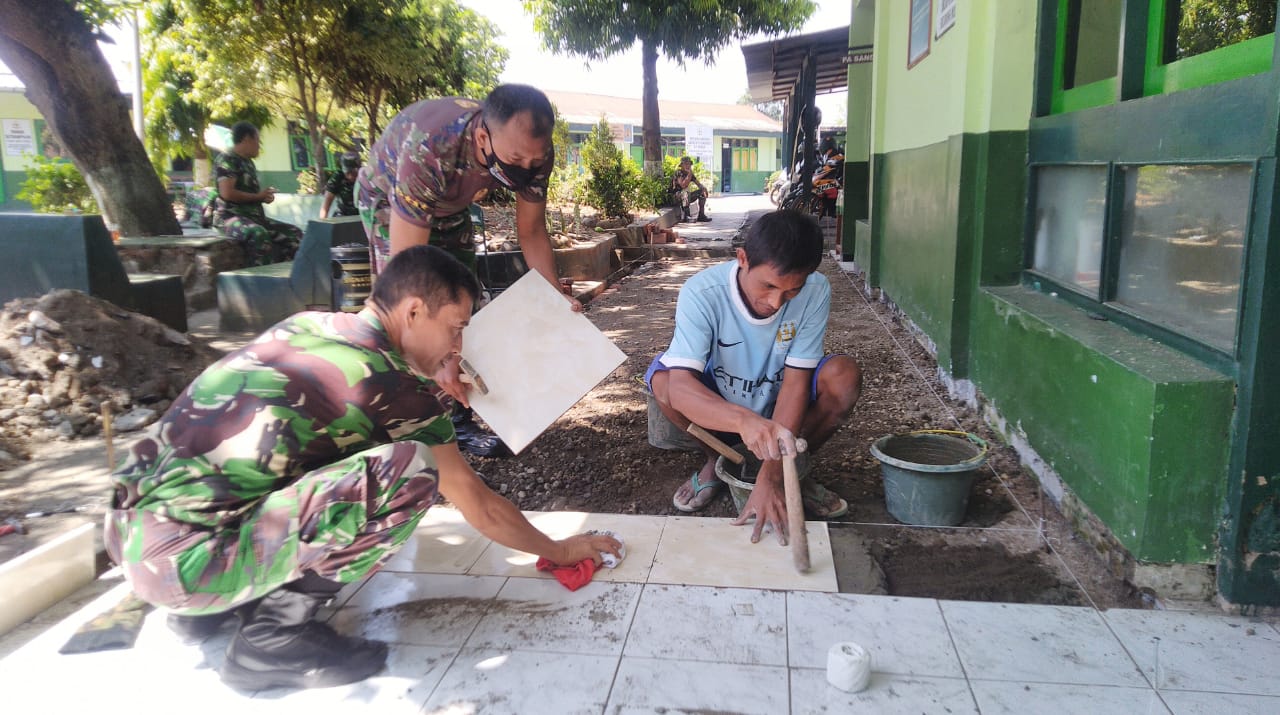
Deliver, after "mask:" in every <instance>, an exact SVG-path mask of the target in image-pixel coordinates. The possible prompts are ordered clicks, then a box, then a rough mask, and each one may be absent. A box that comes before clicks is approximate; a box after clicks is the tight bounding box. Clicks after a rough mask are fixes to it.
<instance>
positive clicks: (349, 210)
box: [324, 171, 360, 216]
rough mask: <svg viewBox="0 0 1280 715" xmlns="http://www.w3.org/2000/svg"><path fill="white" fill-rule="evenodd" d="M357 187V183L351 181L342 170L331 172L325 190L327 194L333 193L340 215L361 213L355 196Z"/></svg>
mask: <svg viewBox="0 0 1280 715" xmlns="http://www.w3.org/2000/svg"><path fill="white" fill-rule="evenodd" d="M355 188H356V183H355V182H354V181H349V180H348V179H347V175H346V174H344V173H343V172H342V171H335V172H333V173H331V174H329V180H328V181H326V182H325V184H324V191H325V193H327V194H333V196H334V199H335V203H337V204H338V215H339V216H355V215H356V214H358V213H360V210H359V209H357V208H356V202H355V198H354V196H353V190H354V189H355Z"/></svg>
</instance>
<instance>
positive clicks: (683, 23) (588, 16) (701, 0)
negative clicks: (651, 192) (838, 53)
mask: <svg viewBox="0 0 1280 715" xmlns="http://www.w3.org/2000/svg"><path fill="white" fill-rule="evenodd" d="M524 7H525V11H526V12H528V13H530V14H531V15H532V16H533V18H534V29H535V30H537V31H538V33H539V34H540V35H541V36H542V39H543V43H544V44H545V45H546V47H547V49H550V50H552V51H553V52H557V53H561V54H572V55H579V56H582V57H586V58H588V59H593V60H602V59H606V58H608V57H611V56H613V55H616V54H618V53H620V52H625V51H626V50H629V49H630V48H631V47H633V46H634V45H635V44H636V43H637V42H638V43H640V45H641V62H642V65H643V72H644V97H643V103H644V163H645V173H647V174H649V175H656V174H657V173H658V172H660V171H661V170H662V149H661V146H660V144H659V131H660V124H659V122H660V117H659V113H658V79H657V59H658V54H659V53H661V54H663V55H665V56H666V57H667V58H668V59H670V60H672V61H674V62H676V63H679V64H681V65H683V64H684V63H685V62H686V61H688V60H701V61H702V62H704V63H706V64H711V63H712V62H714V61H715V58H716V55H717V54H719V52H720V50H721V49H723V48H724V47H725V46H726V45H728V44H729V43H730V42H734V41H740V40H743V39H745V38H747V37H750V36H752V35H756V34H776V33H780V32H786V31H790V30H796V29H799V28H800V27H801V26H802V25H803V24H804V22H805V20H808V19H809V16H810V15H812V14H813V11H814V9H815V7H816V6H815V4H814V3H813V2H812V1H811V0H737V1H736V2H735V1H733V0H697V1H696V2H683V3H671V2H666V1H665V0H632V1H631V2H627V3H625V4H623V3H618V2H616V0H525V2H524Z"/></svg>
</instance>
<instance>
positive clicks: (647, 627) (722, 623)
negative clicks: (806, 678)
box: [623, 584, 787, 665]
mask: <svg viewBox="0 0 1280 715" xmlns="http://www.w3.org/2000/svg"><path fill="white" fill-rule="evenodd" d="M786 633H787V614H786V597H785V595H784V594H782V593H780V592H777V591H759V590H754V589H745V588H710V587H706V586H668V585H666V584H649V585H647V586H645V587H644V593H642V594H641V595H640V607H639V608H637V609H636V617H635V621H634V622H633V623H632V625H631V632H630V633H629V634H628V635H627V646H626V649H625V650H624V651H623V653H624V654H625V655H627V656H635V657H641V658H676V659H679V660H698V661H708V660H709V661H715V662H718V663H747V664H751V665H786V664H787V638H786Z"/></svg>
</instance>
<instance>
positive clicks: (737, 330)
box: [645, 211, 862, 543]
mask: <svg viewBox="0 0 1280 715" xmlns="http://www.w3.org/2000/svg"><path fill="white" fill-rule="evenodd" d="M821 262H822V230H821V229H820V228H819V227H818V222H817V220H816V219H814V218H813V217H812V216H809V215H807V214H803V213H800V212H798V211H775V212H773V213H770V214H765V215H764V216H762V217H761V218H760V219H758V220H757V221H756V222H755V223H753V224H752V225H751V227H750V228H749V229H748V231H747V238H746V242H745V243H744V245H743V246H742V247H741V248H739V249H737V258H736V259H735V260H731V261H726V262H724V263H721V264H719V265H716V266H712V267H710V268H707V269H704V270H703V271H701V272H699V273H697V274H696V275H694V276H693V277H692V278H690V279H689V280H688V281H687V282H685V284H684V286H682V287H681V288H680V296H679V298H678V299H677V302H676V329H675V336H674V337H673V338H672V339H671V346H670V347H669V348H667V350H666V352H664V353H662V354H661V355H659V356H658V357H657V358H655V359H654V361H653V363H652V364H651V365H650V366H649V370H648V372H647V374H646V375H645V381H646V382H647V383H648V385H649V388H650V390H652V392H653V396H654V398H655V400H656V401H657V403H658V406H659V407H660V408H661V409H662V414H663V415H664V416H665V417H666V418H667V419H669V420H671V422H672V423H674V424H675V425H676V426H677V427H679V428H681V429H687V428H688V426H689V423H690V422H693V423H695V424H697V425H699V426H701V427H703V428H705V429H707V430H711V431H713V432H723V433H728V434H730V435H735V434H736V435H738V436H739V437H740V438H741V439H740V440H738V441H740V442H742V443H743V444H744V445H745V446H746V447H747V448H748V449H749V450H751V452H752V453H753V454H754V455H755V456H756V457H758V458H759V459H761V460H762V461H763V465H762V466H761V467H760V472H759V474H758V475H757V477H756V484H755V487H754V488H753V489H752V491H751V497H750V498H749V499H748V500H747V503H746V505H745V506H744V508H743V510H742V513H741V514H739V515H738V520H737V521H736V522H734V524H735V525H741V524H744V523H746V521H747V520H748V519H749V518H751V517H753V516H754V517H755V519H756V523H755V530H754V532H753V533H752V537H751V540H752V541H753V542H755V541H758V540H759V538H760V533H761V530H762V529H763V527H764V526H765V525H766V524H769V525H772V527H773V528H774V529H776V530H777V532H778V536H779V539H780V540H782V539H784V538H785V537H784V534H785V533H786V507H785V505H784V500H783V490H782V462H781V461H780V460H781V457H782V456H783V454H784V453H787V454H795V451H794V450H795V438H796V437H797V436H803V437H804V438H805V439H806V440H808V443H809V445H810V449H811V450H813V449H817V448H819V447H821V446H822V444H823V443H824V442H826V441H827V439H828V438H830V437H831V435H832V434H834V433H835V431H836V429H837V428H838V427H839V426H840V424H841V423H842V422H843V421H844V420H845V419H846V418H847V417H848V416H849V413H850V412H852V411H853V407H854V405H855V404H856V403H857V402H858V396H859V394H860V393H861V389H862V373H861V370H860V369H859V367H858V363H857V362H856V361H855V360H854V359H853V357H851V356H849V355H824V354H823V345H822V341H823V337H824V336H825V334H826V330H827V314H828V311H829V309H830V306H831V286H830V284H828V283H827V279H826V277H825V276H823V275H822V274H821V273H818V272H817V268H818V265H819V264H820V263H821ZM732 442H733V440H732V439H730V443H732ZM703 452H704V453H705V455H706V460H705V462H704V463H703V465H702V467H701V468H700V470H698V471H695V472H694V473H693V477H692V478H691V479H687V480H684V481H682V482H681V484H680V487H679V489H677V490H676V493H675V496H674V497H673V499H672V503H673V504H674V506H675V507H676V508H677V509H679V510H681V511H697V510H699V509H702V508H703V507H705V506H706V505H707V504H708V503H710V502H711V500H712V498H713V497H715V496H716V494H717V492H718V491H719V490H720V487H721V486H723V483H722V482H721V481H720V480H719V479H718V478H717V477H716V474H715V462H716V456H717V454H716V453H715V452H714V451H712V450H711V449H710V448H709V447H705V446H704V447H703ZM801 483H802V488H801V492H802V494H803V496H804V505H805V510H806V511H807V512H809V514H810V515H811V516H813V517H816V518H820V519H829V518H833V517H837V516H841V515H843V514H844V513H845V512H846V511H848V508H849V506H848V504H847V503H846V502H845V500H843V499H841V498H840V497H839V496H837V495H836V494H834V493H832V492H830V491H828V490H826V489H825V488H823V487H822V486H821V485H819V484H818V483H817V481H816V480H814V479H812V478H810V479H805V480H803V481H802V482H801ZM784 543H785V542H784Z"/></svg>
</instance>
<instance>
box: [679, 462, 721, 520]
mask: <svg viewBox="0 0 1280 715" xmlns="http://www.w3.org/2000/svg"><path fill="white" fill-rule="evenodd" d="M723 486H724V482H722V481H720V480H719V479H718V478H717V477H716V468H715V461H714V460H713V461H709V462H707V463H706V464H704V465H702V470H701V471H699V472H694V474H693V476H692V477H690V479H689V481H687V482H681V483H680V488H678V489H676V493H675V496H673V497H672V498H671V504H672V506H674V507H675V508H677V509H679V510H680V511H701V510H702V509H705V508H706V506H707V505H708V504H710V503H711V502H712V501H714V500H715V498H716V497H717V496H719V494H720V491H721V489H720V487H723Z"/></svg>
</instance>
